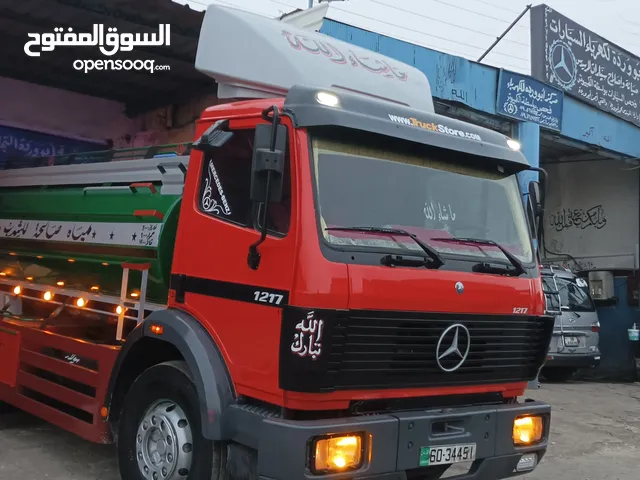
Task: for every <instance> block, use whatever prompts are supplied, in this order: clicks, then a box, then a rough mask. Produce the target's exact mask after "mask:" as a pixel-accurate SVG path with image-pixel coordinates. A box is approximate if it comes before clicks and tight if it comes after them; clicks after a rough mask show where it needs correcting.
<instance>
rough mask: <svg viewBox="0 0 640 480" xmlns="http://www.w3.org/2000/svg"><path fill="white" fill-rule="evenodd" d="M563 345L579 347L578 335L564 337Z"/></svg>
mask: <svg viewBox="0 0 640 480" xmlns="http://www.w3.org/2000/svg"><path fill="white" fill-rule="evenodd" d="M564 346H565V347H579V346H580V340H579V339H578V337H564Z"/></svg>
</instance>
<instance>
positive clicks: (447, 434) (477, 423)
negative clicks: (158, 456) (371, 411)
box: [254, 401, 551, 480]
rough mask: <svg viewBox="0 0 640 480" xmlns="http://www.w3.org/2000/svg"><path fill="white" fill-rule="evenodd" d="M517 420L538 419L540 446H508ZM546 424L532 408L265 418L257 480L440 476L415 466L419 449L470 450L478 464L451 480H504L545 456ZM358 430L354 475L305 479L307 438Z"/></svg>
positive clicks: (547, 411) (540, 408)
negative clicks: (359, 460)
mask: <svg viewBox="0 0 640 480" xmlns="http://www.w3.org/2000/svg"><path fill="white" fill-rule="evenodd" d="M521 415H542V416H543V417H544V419H545V421H544V434H543V440H542V442H541V443H539V444H537V445H535V446H531V447H514V445H513V440H512V433H513V421H514V420H515V418H516V417H518V416H521ZM550 419H551V407H550V406H549V405H547V404H544V403H541V402H533V401H530V402H525V403H518V404H505V405H495V406H476V407H465V408H452V409H438V410H429V411H415V412H402V413H395V414H381V415H372V416H362V417H351V418H345V419H332V420H317V421H291V420H282V419H275V418H265V419H263V420H262V422H260V423H261V425H260V433H259V439H258V445H257V447H258V448H257V450H258V452H259V453H258V474H259V479H260V480H303V479H338V478H339V479H340V480H346V479H356V478H357V479H371V480H406V479H407V478H409V477H408V475H410V478H423V477H424V478H426V479H427V478H428V479H430V478H433V479H437V478H439V476H433V477H430V476H429V475H433V473H434V472H435V469H438V468H439V467H422V468H420V467H419V457H420V449H421V447H425V446H428V447H436V446H445V445H457V444H469V443H475V444H476V460H475V462H474V464H473V466H472V467H471V469H470V470H469V473H466V474H464V475H458V476H455V477H449V480H498V479H502V478H509V477H513V476H516V475H520V474H524V473H529V472H530V471H531V470H529V471H528V472H516V471H515V469H516V465H517V464H518V461H519V460H520V458H521V457H522V455H523V454H525V453H534V452H535V453H537V455H538V461H540V459H541V458H542V457H543V455H544V454H545V452H546V449H547V441H548V437H549V426H550ZM445 424H446V425H447V426H446V427H444V426H445ZM254 425H255V424H254ZM256 426H257V425H256ZM443 427H444V428H443ZM358 431H366V432H368V433H369V434H371V440H372V443H371V452H370V455H369V457H368V458H369V459H370V460H369V461H368V462H365V465H364V466H363V467H362V468H361V469H360V470H358V471H354V472H350V473H342V474H339V475H338V474H334V475H313V474H312V473H311V471H310V470H309V469H308V459H309V441H310V439H311V438H312V437H315V436H320V435H325V434H329V433H331V434H336V433H345V434H347V433H351V432H358ZM430 469H431V470H430Z"/></svg>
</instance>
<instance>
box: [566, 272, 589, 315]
mask: <svg viewBox="0 0 640 480" xmlns="http://www.w3.org/2000/svg"><path fill="white" fill-rule="evenodd" d="M556 284H557V285H558V292H560V301H561V302H562V306H563V307H567V308H568V309H569V310H570V311H572V312H593V311H595V309H596V308H595V306H594V304H593V301H592V300H591V296H590V295H589V288H588V286H587V283H586V282H585V281H584V279H581V278H579V279H576V280H573V281H572V280H571V279H570V278H563V277H556ZM581 285H582V286H581Z"/></svg>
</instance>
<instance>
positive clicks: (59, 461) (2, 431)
mask: <svg viewBox="0 0 640 480" xmlns="http://www.w3.org/2000/svg"><path fill="white" fill-rule="evenodd" d="M529 396H530V397H533V398H536V399H540V400H543V401H547V402H549V403H551V405H552V406H553V419H552V425H553V426H552V439H551V440H552V443H551V446H550V449H549V452H548V453H547V455H546V456H545V458H544V459H543V461H542V463H541V464H540V466H539V467H538V469H537V470H536V471H535V472H534V473H532V474H529V475H526V476H524V477H518V478H522V479H523V480H632V479H637V478H639V476H638V475H639V474H638V471H639V470H640V384H637V383H636V384H625V385H613V384H601V383H581V382H572V383H566V384H548V383H543V385H542V388H541V389H539V390H531V391H530V392H529ZM0 479H2V480H5V479H6V480H14V479H15V480H42V479H47V480H119V477H118V473H117V468H116V460H115V455H114V449H113V447H110V446H103V445H92V444H89V443H87V442H84V441H82V440H80V439H78V438H76V437H74V436H73V435H70V434H67V433H65V432H63V431H61V430H59V429H57V428H55V427H52V426H50V425H48V424H45V423H43V422H40V421H39V420H37V419H34V418H33V417H30V416H28V415H26V414H22V413H9V414H4V415H2V414H0Z"/></svg>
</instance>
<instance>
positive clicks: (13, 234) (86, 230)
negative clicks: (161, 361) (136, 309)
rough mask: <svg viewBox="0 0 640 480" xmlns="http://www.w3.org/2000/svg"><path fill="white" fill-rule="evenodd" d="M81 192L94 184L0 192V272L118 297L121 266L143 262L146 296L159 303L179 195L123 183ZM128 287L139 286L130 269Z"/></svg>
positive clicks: (165, 284)
mask: <svg viewBox="0 0 640 480" xmlns="http://www.w3.org/2000/svg"><path fill="white" fill-rule="evenodd" d="M104 186H105V185H100V187H104ZM107 186H109V185H107ZM86 187H94V186H90V185H82V186H77V187H76V186H74V187H46V188H45V187H27V188H4V189H0V228H2V231H1V232H0V272H2V273H4V274H5V275H4V276H5V278H17V279H20V280H25V281H27V280H28V281H31V277H33V281H34V282H38V283H40V284H49V285H52V286H54V285H56V283H57V282H64V283H65V286H69V287H73V288H77V289H79V290H89V288H90V287H92V286H98V287H99V288H100V291H101V292H103V293H108V294H113V295H118V294H119V291H120V282H121V279H122V267H121V264H122V263H123V262H131V263H147V262H149V263H150V264H151V269H150V274H149V284H148V294H147V298H148V299H149V300H151V301H156V302H165V301H166V299H167V291H168V283H169V276H170V269H171V259H172V256H173V246H174V241H175V233H176V228H177V223H178V214H179V209H180V201H181V195H166V194H160V193H159V189H160V186H159V184H158V185H157V188H158V192H156V193H152V191H151V190H150V189H148V188H144V187H143V188H136V189H133V190H132V189H130V188H129V186H128V185H122V186H116V185H111V186H110V187H111V189H106V190H105V189H91V188H89V189H88V190H85V188H86ZM116 187H117V188H116ZM136 211H157V212H160V213H161V214H162V215H163V218H162V219H158V218H155V217H153V216H143V217H141V216H135V215H134V212H136ZM65 232H66V233H65ZM151 238H152V240H153V241H150V239H151ZM129 285H130V288H129V290H130V291H133V290H135V289H137V288H139V285H140V274H139V273H137V272H133V271H132V272H131V274H130V277H129Z"/></svg>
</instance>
